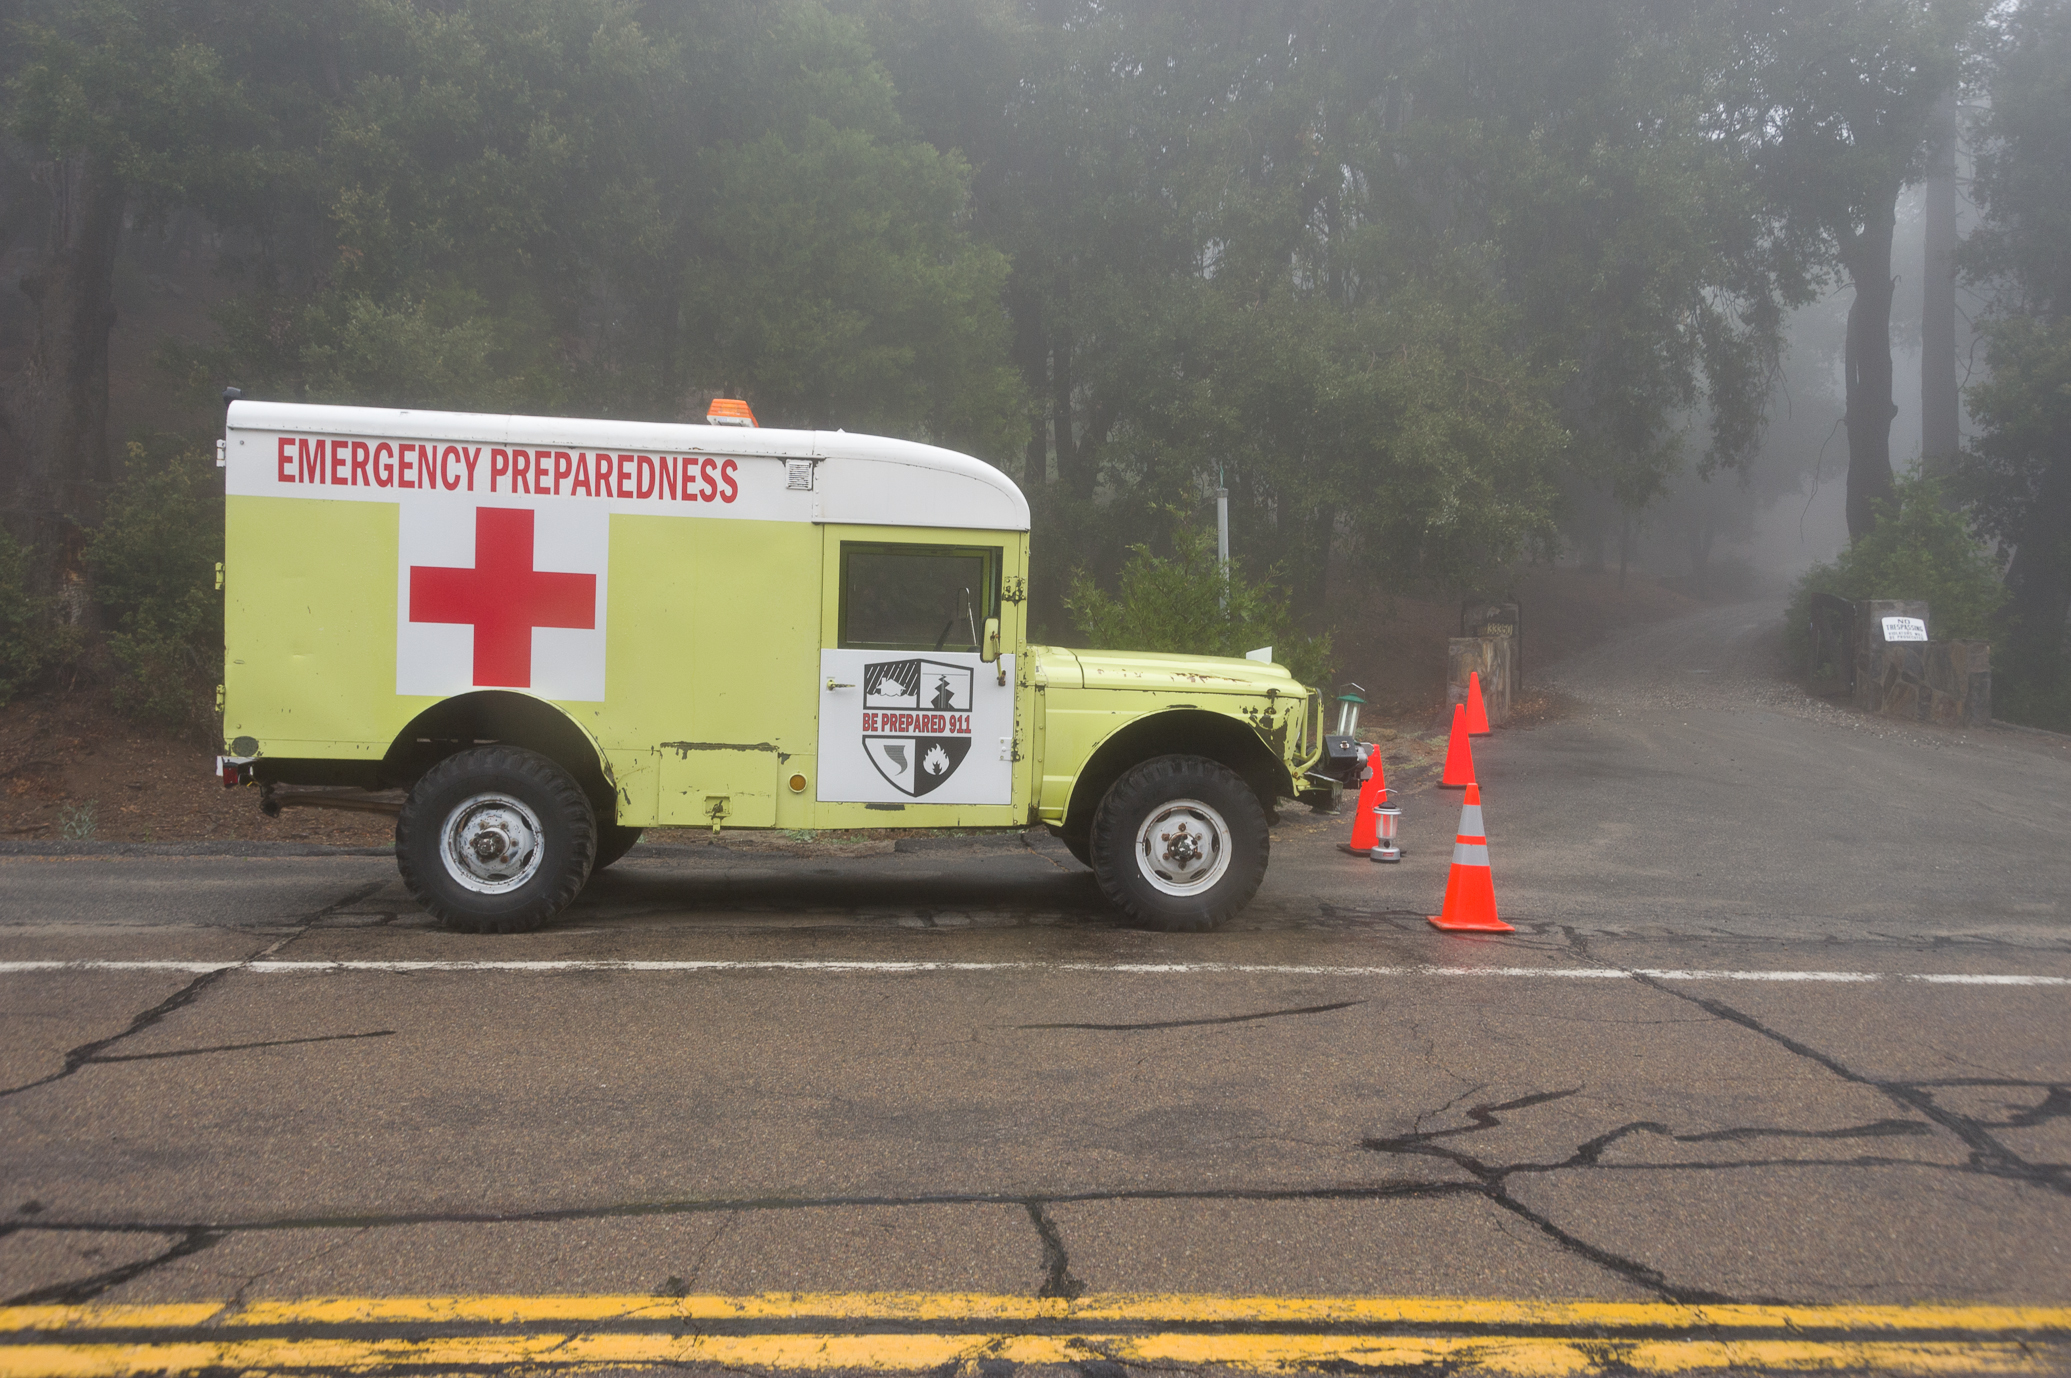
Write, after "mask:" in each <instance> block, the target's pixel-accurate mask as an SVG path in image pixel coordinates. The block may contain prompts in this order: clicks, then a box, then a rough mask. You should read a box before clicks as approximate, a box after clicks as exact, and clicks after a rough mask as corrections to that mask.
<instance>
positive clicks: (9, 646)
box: [0, 530, 49, 703]
mask: <svg viewBox="0 0 2071 1378" xmlns="http://www.w3.org/2000/svg"><path fill="white" fill-rule="evenodd" d="M29 588H30V585H29V569H28V552H27V551H25V550H24V549H22V546H21V543H20V542H19V541H17V540H15V538H14V537H13V536H11V535H9V534H8V533H7V532H6V531H4V530H0V703H6V702H7V701H8V700H10V699H12V698H13V697H14V696H15V695H16V694H18V693H20V692H21V691H22V690H23V689H25V688H27V687H28V686H29V685H30V684H31V683H32V682H34V680H35V679H36V676H37V675H38V674H40V673H41V672H42V670H43V666H44V659H45V656H44V652H45V645H44V640H45V636H46V632H45V628H46V626H47V624H48V622H49V613H48V610H47V609H46V608H45V607H44V606H43V604H42V600H40V599H38V598H36V597H34V596H32V595H31V593H30V591H29Z"/></svg>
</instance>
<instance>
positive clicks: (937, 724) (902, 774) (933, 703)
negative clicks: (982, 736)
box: [863, 659, 971, 799]
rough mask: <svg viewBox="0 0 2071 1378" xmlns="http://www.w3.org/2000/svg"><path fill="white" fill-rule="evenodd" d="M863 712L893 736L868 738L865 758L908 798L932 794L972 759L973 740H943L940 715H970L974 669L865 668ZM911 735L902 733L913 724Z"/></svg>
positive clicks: (901, 663) (879, 664) (905, 663)
mask: <svg viewBox="0 0 2071 1378" xmlns="http://www.w3.org/2000/svg"><path fill="white" fill-rule="evenodd" d="M863 708H864V710H865V711H866V712H868V713H870V714H871V715H872V717H873V725H874V726H880V727H893V726H894V724H896V727H895V729H894V730H893V731H889V732H887V731H883V730H878V731H871V732H865V733H864V734H863V752H864V754H865V755H867V756H868V757H869V758H870V764H871V765H873V766H875V767H877V773H878V774H879V775H882V776H883V777H884V778H885V780H886V781H887V782H889V783H890V784H891V785H892V786H893V787H895V788H896V789H898V790H899V791H900V792H901V793H903V794H908V795H911V796H912V797H914V798H916V799H918V798H920V797H921V796H923V795H926V794H931V793H933V792H934V791H935V789H936V788H937V787H939V786H940V785H941V784H942V783H943V782H944V781H946V780H948V779H949V777H950V776H952V775H954V774H956V768H957V767H958V766H960V765H962V764H963V763H964V757H965V756H967V755H969V754H970V751H971V739H970V737H969V736H944V735H941V726H942V719H941V718H940V717H939V716H938V715H943V714H951V713H955V714H965V713H969V712H970V711H971V668H970V667H969V666H968V665H951V664H949V663H947V662H944V661H939V660H922V659H913V660H880V661H875V662H872V663H870V664H867V665H865V666H864V667H863ZM906 713H911V714H914V715H915V720H914V721H913V722H912V723H911V724H910V726H911V727H912V729H913V730H912V731H910V732H901V731H898V730H896V728H897V727H907V726H909V723H908V722H907V720H906V719H905V718H903V717H902V716H901V715H902V714H906Z"/></svg>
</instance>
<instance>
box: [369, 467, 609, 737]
mask: <svg viewBox="0 0 2071 1378" xmlns="http://www.w3.org/2000/svg"><path fill="white" fill-rule="evenodd" d="M397 534H398V541H397V550H398V554H399V563H400V566H401V568H400V570H399V571H398V578H397V597H396V601H397V608H396V692H397V693H398V694H433V695H439V696H444V695H448V694H458V693H465V692H466V691H467V690H469V689H492V688H493V689H529V690H531V691H532V692H533V693H536V694H539V695H542V696H543V697H546V698H549V699H559V700H562V701H577V702H598V701H601V700H602V699H603V697H604V609H605V606H606V605H605V596H604V594H605V581H606V575H607V573H608V566H609V561H610V546H611V514H610V513H609V512H608V511H606V510H603V509H601V508H600V509H589V508H582V507H565V506H546V507H492V506H481V507H477V506H475V505H474V503H472V502H471V501H467V500H465V499H461V498H443V497H441V498H432V497H430V496H428V495H427V496H426V497H422V498H419V499H417V500H415V501H412V502H406V503H403V504H402V511H401V520H400V523H399V525H398V530H397Z"/></svg>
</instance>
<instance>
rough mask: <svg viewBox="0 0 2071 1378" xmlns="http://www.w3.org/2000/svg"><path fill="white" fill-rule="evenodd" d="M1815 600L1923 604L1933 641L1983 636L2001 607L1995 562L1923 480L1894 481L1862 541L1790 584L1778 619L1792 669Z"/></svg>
mask: <svg viewBox="0 0 2071 1378" xmlns="http://www.w3.org/2000/svg"><path fill="white" fill-rule="evenodd" d="M1815 593H1831V594H1834V595H1836V596H1838V597H1841V598H1848V599H1861V598H1908V599H1922V600H1925V602H1926V603H1927V611H1928V619H1929V620H1928V628H1929V630H1930V631H1931V632H1932V633H1933V634H1934V637H1935V639H1936V640H1938V641H1954V640H1958V639H1962V638H1967V637H1985V636H1989V635H1990V634H1991V631H1992V626H1993V619H1994V618H1995V617H1996V616H1997V614H1998V612H1999V607H2000V605H2001V604H2002V603H2003V602H2005V600H2006V590H2005V589H2004V588H2002V587H2001V586H2000V583H1999V565H1998V562H1997V561H1996V560H1994V559H1993V558H1992V556H1991V554H1990V553H1989V552H1988V551H1987V550H1986V548H1985V544H1984V542H1982V541H1980V540H1979V539H1978V538H1977V537H1976V536H1975V535H1974V534H1972V532H1971V529H1970V522H1969V520H1968V518H1966V517H1965V516H1964V514H1963V513H1962V512H1961V511H1959V510H1957V509H1955V508H1952V507H1950V506H1949V505H1948V503H1947V502H1946V501H1945V498H1944V494H1943V490H1942V487H1941V485H1940V484H1938V483H1936V482H1934V481H1932V480H1929V479H1924V478H1910V479H1901V480H1899V482H1898V486H1897V489H1896V491H1895V492H1894V494H1893V497H1892V500H1890V501H1888V502H1880V503H1878V504H1877V525H1876V526H1875V527H1874V528H1872V529H1871V530H1870V532H1869V534H1868V535H1866V536H1864V537H1863V538H1862V539H1861V540H1858V541H1857V542H1855V543H1854V544H1853V545H1851V546H1849V547H1848V548H1847V549H1846V550H1844V551H1842V552H1841V554H1840V555H1839V557H1837V558H1836V559H1835V560H1833V562H1832V563H1830V564H1822V565H1814V566H1813V567H1812V568H1811V569H1808V570H1806V571H1805V574H1804V577H1803V578H1801V579H1799V580H1798V582H1797V585H1796V587H1795V588H1793V589H1792V591H1791V602H1790V610H1789V611H1788V613H1786V614H1785V615H1786V616H1787V617H1788V618H1789V620H1790V621H1789V627H1788V629H1787V632H1786V642H1787V645H1788V647H1789V649H1790V654H1791V663H1792V664H1793V665H1798V666H1802V665H1804V663H1805V661H1806V658H1807V657H1808V656H1809V655H1810V653H1811V645H1810V638H1809V635H1808V633H1807V631H1806V623H1807V621H1808V620H1809V618H1810V617H1811V611H1812V595H1813V594H1815Z"/></svg>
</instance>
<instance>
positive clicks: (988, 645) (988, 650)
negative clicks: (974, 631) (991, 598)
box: [978, 617, 1000, 665]
mask: <svg viewBox="0 0 2071 1378" xmlns="http://www.w3.org/2000/svg"><path fill="white" fill-rule="evenodd" d="M999 658H1000V620H999V619H998V618H997V617H988V618H986V619H985V637H984V639H983V640H981V641H980V642H979V643H978V659H980V660H982V661H984V662H985V663H986V664H987V665H990V664H992V663H993V662H994V661H995V660H998V659H999Z"/></svg>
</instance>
